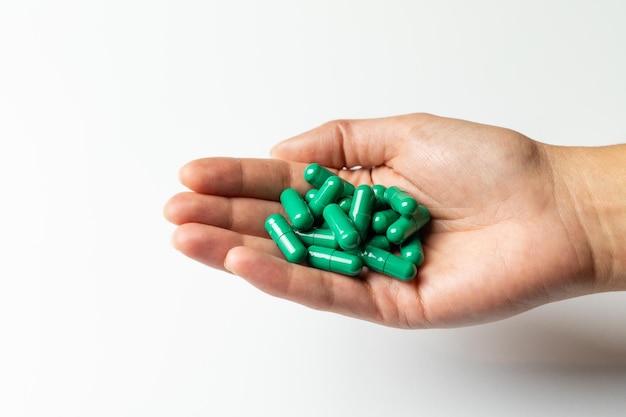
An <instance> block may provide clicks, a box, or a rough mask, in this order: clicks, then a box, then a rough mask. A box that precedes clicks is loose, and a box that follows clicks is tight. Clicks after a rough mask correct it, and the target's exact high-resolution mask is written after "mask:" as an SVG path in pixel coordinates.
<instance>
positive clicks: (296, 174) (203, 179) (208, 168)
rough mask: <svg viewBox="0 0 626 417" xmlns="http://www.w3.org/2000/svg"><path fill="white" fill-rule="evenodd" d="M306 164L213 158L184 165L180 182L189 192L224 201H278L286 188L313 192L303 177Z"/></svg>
mask: <svg viewBox="0 0 626 417" xmlns="http://www.w3.org/2000/svg"><path fill="white" fill-rule="evenodd" d="M305 167H306V164H304V163H299V162H287V161H282V160H277V159H260V158H227V157H213V158H202V159H197V160H194V161H191V162H188V163H187V164H185V165H184V166H183V167H182V168H181V169H180V172H179V178H180V181H181V182H182V183H183V185H185V186H186V187H188V188H189V189H191V190H193V191H195V192H198V193H201V194H211V195H219V196H224V197H249V198H259V199H265V200H273V201H277V200H278V199H279V197H280V193H281V192H282V191H283V190H284V189H285V188H289V187H292V188H295V189H296V190H298V192H300V193H301V194H303V193H304V192H306V191H307V190H309V189H310V188H311V185H309V184H308V183H307V182H306V181H305V180H304V177H303V172H304V168H305Z"/></svg>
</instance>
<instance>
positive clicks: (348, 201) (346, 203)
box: [338, 195, 352, 213]
mask: <svg viewBox="0 0 626 417" xmlns="http://www.w3.org/2000/svg"><path fill="white" fill-rule="evenodd" d="M338 204H339V207H341V209H342V210H343V211H344V212H345V213H349V212H350V207H352V196H350V195H348V196H345V197H344V198H342V199H341V200H339V203H338Z"/></svg>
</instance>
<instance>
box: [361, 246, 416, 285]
mask: <svg viewBox="0 0 626 417" xmlns="http://www.w3.org/2000/svg"><path fill="white" fill-rule="evenodd" d="M361 259H362V260H363V264H364V265H365V266H367V267H368V268H369V269H371V270H373V271H376V272H380V273H381V274H385V275H389V276H390V277H393V278H396V279H399V280H401V281H410V280H412V279H413V278H414V277H415V274H416V273H417V268H416V267H415V265H413V264H412V263H411V262H409V261H407V260H406V259H403V258H401V257H399V256H398V255H394V254H393V253H391V252H389V251H386V250H384V249H381V248H377V247H375V246H371V245H366V246H365V248H364V249H363V251H362V252H361Z"/></svg>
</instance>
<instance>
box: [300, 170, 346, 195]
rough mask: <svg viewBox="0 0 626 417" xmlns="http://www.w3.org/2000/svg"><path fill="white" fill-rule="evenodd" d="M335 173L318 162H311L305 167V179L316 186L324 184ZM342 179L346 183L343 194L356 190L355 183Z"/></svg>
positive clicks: (319, 186)
mask: <svg viewBox="0 0 626 417" xmlns="http://www.w3.org/2000/svg"><path fill="white" fill-rule="evenodd" d="M333 175H335V174H333V173H332V171H329V170H328V169H326V168H324V167H323V166H321V165H320V164H316V163H312V164H309V165H307V167H306V168H305V169H304V180H305V181H306V182H308V183H309V184H311V185H312V186H313V187H315V188H321V187H322V184H324V181H326V180H327V179H328V177H331V176H333ZM341 181H342V182H343V183H344V184H343V185H344V189H343V190H342V195H343V196H347V195H352V193H353V192H354V185H352V184H350V183H349V182H348V181H346V180H343V179H342V180H341Z"/></svg>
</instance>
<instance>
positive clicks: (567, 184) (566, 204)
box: [547, 145, 626, 292]
mask: <svg viewBox="0 0 626 417" xmlns="http://www.w3.org/2000/svg"><path fill="white" fill-rule="evenodd" d="M547 149H548V152H547V153H548V154H549V159H550V161H551V164H552V171H553V177H554V185H555V197H556V199H557V205H558V207H559V210H560V212H561V213H562V214H561V215H562V218H564V219H565V220H564V221H565V222H567V223H568V224H569V226H570V230H571V233H570V236H571V239H572V240H577V239H580V241H579V242H576V243H577V244H579V245H580V251H581V252H580V253H581V259H583V262H582V264H583V265H584V266H585V268H586V270H584V271H582V272H583V273H585V274H587V275H589V276H590V278H591V279H592V284H591V291H593V292H601V291H617V290H626V145H612V146H601V147H556V146H551V147H548V148H547ZM585 257H586V258H587V259H584V258H585Z"/></svg>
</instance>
